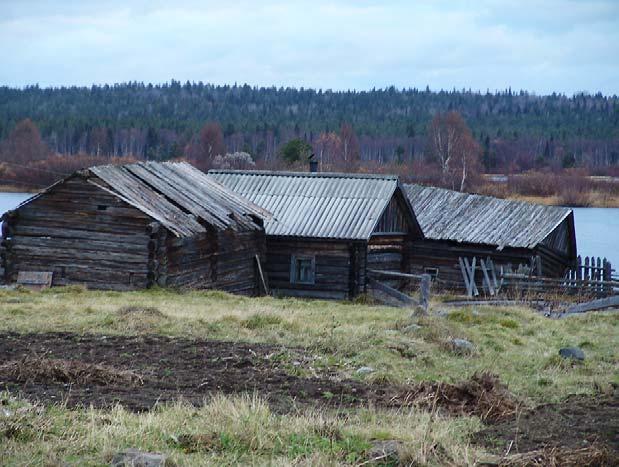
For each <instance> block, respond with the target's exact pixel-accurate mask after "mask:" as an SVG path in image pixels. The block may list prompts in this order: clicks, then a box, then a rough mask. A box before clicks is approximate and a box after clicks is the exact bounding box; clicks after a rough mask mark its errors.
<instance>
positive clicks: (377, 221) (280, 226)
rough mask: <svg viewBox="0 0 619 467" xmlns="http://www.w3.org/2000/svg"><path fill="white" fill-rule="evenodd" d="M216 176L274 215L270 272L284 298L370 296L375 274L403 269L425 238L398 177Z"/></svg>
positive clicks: (260, 173)
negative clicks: (371, 278)
mask: <svg viewBox="0 0 619 467" xmlns="http://www.w3.org/2000/svg"><path fill="white" fill-rule="evenodd" d="M209 177H212V178H213V179H215V180H217V181H218V182H221V183H222V184H223V185H225V186H226V187H227V188H229V189H231V190H232V191H234V192H236V193H237V194H239V195H241V196H243V197H245V198H247V199H249V200H251V201H252V202H254V203H255V204H257V205H258V206H260V207H262V208H263V209H265V210H267V211H268V212H270V213H272V215H273V217H272V218H271V219H269V220H266V221H265V231H266V242H267V260H266V270H267V276H268V280H269V283H270V287H271V289H272V291H273V293H274V294H276V295H286V296H295V297H312V298H326V299H350V298H353V297H355V296H357V295H359V294H361V293H364V292H366V290H367V274H366V273H367V270H368V269H383V270H390V271H399V272H403V271H404V270H405V268H406V267H407V264H408V261H409V259H408V258H407V257H406V254H407V253H408V252H410V251H412V250H411V244H412V242H413V241H414V240H418V239H420V238H422V236H423V235H422V233H421V229H420V227H419V224H418V223H417V221H416V219H415V215H414V213H413V210H412V209H411V206H410V203H409V202H408V199H407V197H406V196H405V195H404V191H403V188H402V186H401V185H400V183H399V181H398V178H397V177H395V176H386V175H365V174H341V173H324V172H321V173H316V172H271V171H234V170H219V171H217V170H211V171H210V172H209Z"/></svg>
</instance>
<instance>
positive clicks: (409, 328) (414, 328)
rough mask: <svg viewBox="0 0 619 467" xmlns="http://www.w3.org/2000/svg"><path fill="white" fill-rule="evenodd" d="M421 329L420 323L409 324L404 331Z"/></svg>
mask: <svg viewBox="0 0 619 467" xmlns="http://www.w3.org/2000/svg"><path fill="white" fill-rule="evenodd" d="M420 329H421V326H419V325H418V324H414V323H413V324H409V325H408V326H406V327H405V328H404V329H403V331H404V332H415V331H419V330H420Z"/></svg>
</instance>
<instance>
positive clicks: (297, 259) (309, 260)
mask: <svg viewBox="0 0 619 467" xmlns="http://www.w3.org/2000/svg"><path fill="white" fill-rule="evenodd" d="M315 276H316V260H315V259H314V257H313V256H292V257H291V258H290V283H291V284H313V283H314V282H315Z"/></svg>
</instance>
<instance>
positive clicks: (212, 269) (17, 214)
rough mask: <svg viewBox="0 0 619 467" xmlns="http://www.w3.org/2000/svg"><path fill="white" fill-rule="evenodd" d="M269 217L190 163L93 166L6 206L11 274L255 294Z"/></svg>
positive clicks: (107, 285)
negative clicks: (10, 209) (24, 199)
mask: <svg viewBox="0 0 619 467" xmlns="http://www.w3.org/2000/svg"><path fill="white" fill-rule="evenodd" d="M268 218H269V213H268V212H266V211H265V210H264V209H261V208H260V207H258V206H256V205H254V204H253V203H251V202H250V201H247V200H245V199H243V198H241V197H240V196H238V195H237V194H236V193H234V192H232V191H230V190H229V189H227V188H225V187H224V186H222V185H221V184H219V183H217V182H216V181H215V180H213V179H212V178H211V177H207V175H206V174H204V173H202V172H200V171H199V170H197V169H195V168H193V167H192V166H191V165H189V164H186V163H169V162H165V163H138V164H131V165H125V166H111V165H109V166H98V167H92V168H89V169H85V170H81V171H78V172H76V173H74V174H73V175H71V176H69V177H67V178H65V179H64V180H61V181H59V182H57V183H56V184H54V185H52V186H50V187H49V188H47V189H46V190H44V191H43V192H42V193H40V194H37V195H36V196H33V197H32V198H30V199H29V200H27V201H25V202H24V203H22V204H21V205H20V206H19V207H18V208H16V209H15V210H13V211H9V212H7V213H5V214H4V216H3V218H2V219H3V221H4V224H3V242H2V264H3V266H4V269H5V280H6V281H7V282H15V281H16V280H18V277H19V276H20V275H21V276H27V275H29V274H30V275H32V273H40V274H47V277H49V275H50V273H51V282H52V285H68V284H83V285H86V286H87V287H89V288H96V289H114V290H131V289H139V288H144V287H150V286H153V285H160V286H171V287H192V288H217V289H222V290H226V291H231V292H235V293H242V294H255V293H257V292H258V290H259V286H260V281H259V274H258V268H257V265H258V264H257V261H258V260H257V258H262V260H264V256H265V246H266V243H265V234H264V227H263V225H264V221H265V219H268ZM35 275H36V274H35Z"/></svg>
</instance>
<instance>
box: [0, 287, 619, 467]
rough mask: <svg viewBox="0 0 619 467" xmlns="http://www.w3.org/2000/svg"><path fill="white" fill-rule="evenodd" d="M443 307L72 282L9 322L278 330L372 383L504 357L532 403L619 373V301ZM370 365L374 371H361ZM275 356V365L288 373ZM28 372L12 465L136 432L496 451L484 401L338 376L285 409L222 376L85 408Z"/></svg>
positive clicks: (342, 452)
mask: <svg viewBox="0 0 619 467" xmlns="http://www.w3.org/2000/svg"><path fill="white" fill-rule="evenodd" d="M431 309H432V313H431V315H430V316H429V317H414V318H411V316H410V312H409V311H407V310H402V309H395V308H388V307H381V306H372V305H366V304H363V303H336V302H326V301H309V300H308V301H301V300H294V299H273V298H244V297H237V296H232V295H228V294H225V293H221V292H187V293H177V292H173V291H164V290H149V291H143V292H132V293H115V292H93V291H86V290H84V289H81V288H79V287H68V288H54V289H49V290H46V291H43V292H29V291H26V290H18V291H1V292H0V333H3V334H4V335H6V333H10V332H17V333H52V332H54V333H71V334H70V336H69V337H67V336H64V337H63V339H64V338H66V339H73V340H76V339H78V338H77V337H75V336H82V335H91V334H93V335H97V336H100V335H104V336H127V337H128V338H129V337H130V338H131V339H134V338H135V336H137V338H136V339H138V341H137V342H141V341H140V340H139V339H140V336H152V335H158V336H162V338H163V336H165V337H166V338H172V341H173V340H174V339H185V340H187V339H189V340H190V341H191V339H196V340H200V339H201V340H204V339H207V340H216V341H227V342H234V343H248V344H252V345H256V346H258V345H262V344H264V345H265V347H264V349H266V350H265V354H267V353H268V352H267V350H268V351H269V352H270V349H271V347H277V348H279V349H282V351H281V352H280V353H278V358H280V359H281V362H279V363H278V367H277V371H278V372H279V373H277V375H279V376H281V374H283V372H285V373H286V374H289V375H290V377H291V378H292V377H294V378H300V379H299V381H306V382H307V381H311V380H312V378H323V379H324V380H325V381H327V379H328V380H329V381H338V384H345V385H349V386H350V385H354V384H358V385H359V387H360V388H366V387H367V388H374V387H389V388H391V387H400V386H406V387H412V386H413V385H416V384H419V383H421V382H424V381H440V382H445V383H453V384H456V383H459V382H462V381H465V380H468V379H469V378H471V376H472V375H473V374H475V373H480V372H490V373H493V374H496V375H498V377H499V379H500V381H501V382H503V383H505V384H506V385H507V386H508V388H509V391H511V392H512V393H513V395H514V397H515V398H516V399H517V400H518V401H520V402H521V403H522V410H526V409H527V408H533V407H535V406H537V405H539V404H544V403H561V402H562V401H564V400H565V399H566V398H567V397H568V396H569V395H573V394H582V395H586V397H591V398H595V397H598V395H600V394H603V393H604V392H608V391H612V389H609V388H612V386H613V385H617V384H619V364H618V360H619V358H618V355H617V349H618V344H619V337H618V336H619V315H617V314H589V315H584V316H579V317H573V318H569V319H563V320H550V319H547V318H544V317H543V316H540V315H539V314H537V313H535V312H534V311H532V310H529V309H526V308H492V307H465V308H460V309H451V310H449V313H438V312H439V311H441V310H447V308H445V307H443V306H442V305H441V303H440V302H439V301H436V302H434V303H433V304H432V307H431ZM71 336H74V337H71ZM453 338H462V339H467V340H469V341H470V342H472V343H473V345H474V350H473V352H472V353H470V354H466V355H462V354H460V353H457V352H454V351H453V349H451V348H450V346H449V342H450V340H451V339H453ZM18 339H19V337H18ZM23 339H26V337H24V338H23ZM132 342H133V341H132ZM267 344H268V347H267V346H266V345H267ZM80 345H86V344H80ZM89 345H90V344H89ZM205 345H206V344H205ZM564 346H579V347H581V348H582V349H584V351H585V352H586V360H585V361H584V362H582V363H580V364H576V363H572V362H569V361H566V360H564V359H562V358H560V357H559V356H558V350H559V348H561V347H564ZM78 348H82V347H78ZM258 348H259V347H256V349H255V350H256V351H257V352H258ZM260 348H261V347H260ZM9 350H10V349H9ZM9 350H7V353H8V352H9ZM249 351H250V352H254V350H252V349H249ZM280 354H281V355H280ZM299 355H301V357H299ZM38 357H42V356H41V355H38V356H37V358H38ZM50 357H53V355H51V356H50ZM268 357H269V355H267V357H266V358H268ZM4 358H5V357H3V359H4ZM73 358H74V359H76V360H79V359H80V358H81V355H80V354H78V353H76V354H75V355H74V357H72V358H71V359H73ZM88 358H90V359H91V360H92V359H95V360H93V361H95V362H97V363H109V362H108V361H107V360H105V361H103V360H96V357H93V355H90V356H89V357H88ZM101 359H103V357H101ZM297 360H299V361H297ZM261 362H262V360H261ZM0 363H1V362H0ZM151 364H153V365H154V363H153V362H137V361H136V362H131V359H130V358H129V362H128V363H126V364H123V365H125V366H124V367H123V368H125V369H131V370H133V369H136V371H138V370H139V372H143V373H144V374H147V373H148V371H149V368H150V366H149V365H151ZM261 364H262V363H261ZM269 365H272V363H269ZM360 367H371V368H372V369H373V370H374V371H371V372H369V373H358V372H357V370H358V369H359V368H360ZM265 368H266V367H265ZM269 368H270V369H269V370H268V371H269V372H271V373H265V374H269V375H271V374H274V373H272V371H275V370H273V369H272V366H270V367H269ZM237 370H238V369H235V370H234V371H237ZM166 371H167V370H166ZM169 371H170V372H171V373H173V372H174V368H171V369H170V370H169ZM230 371H232V370H230ZM244 371H245V370H242V369H241V370H238V374H241V375H242V374H243V372H244ZM265 371H266V370H265ZM2 381H3V376H2V367H1V366H0V382H2ZM321 381H322V380H321ZM0 384H4V383H0ZM56 386H58V385H56ZM56 386H54V387H56ZM65 386H66V385H65ZM8 387H9V386H5V389H6V388H8ZM17 387H19V386H17ZM24 387H25V386H24ZM33 387H34V388H35V389H37V388H38V387H39V386H36V385H35V386H33ZM59 387H60V388H61V389H62V385H60V386H59ZM0 388H2V386H0ZM15 388H16V386H15V385H14V384H13V385H12V386H10V389H11V391H10V392H9V391H5V392H3V393H2V394H1V395H0V401H1V402H0V403H1V404H2V405H1V406H0V408H2V409H4V411H5V412H6V413H5V416H4V417H2V413H0V446H1V449H0V452H2V456H3V459H2V464H9V465H11V464H13V465H24V464H30V465H40V464H46V463H47V464H57V463H63V462H69V463H77V464H80V465H84V464H87V465H88V464H90V465H97V464H104V463H106V462H109V460H110V458H111V456H112V455H113V453H115V452H117V451H118V450H121V449H123V448H127V447H136V448H139V449H144V450H151V451H156V452H163V453H166V454H167V455H168V456H169V458H170V459H171V460H172V461H173V462H175V463H177V464H178V465H188V464H190V465H201V464H208V465H220V464H248V463H250V464H261V465H262V464H269V465H289V464H307V465H329V464H341V463H344V464H361V463H363V462H366V461H367V459H368V452H369V451H370V449H371V446H372V444H373V443H375V442H376V440H397V441H398V446H399V448H398V450H399V459H400V463H404V464H406V463H409V464H410V463H417V464H420V465H444V464H453V465H473V464H475V463H476V462H478V461H479V460H480V459H484V458H486V457H487V456H488V455H489V454H490V453H491V451H492V449H491V447H489V446H488V445H482V444H478V443H476V442H475V437H474V433H475V432H477V431H479V430H480V429H482V428H483V427H484V421H483V420H481V418H483V417H480V416H476V415H468V414H460V415H454V414H453V413H452V414H449V413H443V412H441V411H440V410H435V407H428V406H425V407H417V406H406V407H401V408H398V407H393V406H387V405H384V406H382V405H380V404H373V403H372V402H371V401H369V402H368V403H367V404H364V403H363V401H362V400H361V401H359V402H355V403H354V404H349V405H347V406H345V407H344V406H342V407H338V406H337V405H336V404H333V403H330V401H329V400H328V399H329V398H330V397H333V394H331V393H330V392H329V391H325V392H323V393H322V395H321V397H322V398H324V399H325V401H324V402H325V403H324V404H321V403H318V404H313V405H311V406H310V405H308V404H305V405H299V406H295V405H294V404H292V405H290V407H289V409H282V405H281V404H279V405H278V406H277V407H273V406H272V405H271V404H270V403H269V402H268V400H269V394H268V393H267V392H265V391H263V392H261V391H260V390H257V391H254V392H247V393H245V392H242V391H239V392H234V391H230V390H222V391H221V392H220V391H218V390H217V389H216V387H215V389H213V390H212V391H210V392H208V396H207V397H205V398H204V403H203V404H196V403H195V402H194V403H189V402H188V401H184V402H183V401H178V402H170V401H169V402H166V403H163V404H160V405H158V406H156V407H155V408H153V409H152V410H149V411H146V412H141V413H140V412H133V411H131V410H127V409H125V408H123V407H121V406H115V407H111V408H109V407H108V408H95V407H82V408H79V407H75V406H74V405H72V404H63V403H62V400H60V401H58V402H59V403H58V404H49V401H46V402H41V403H35V402H32V399H34V397H32V394H33V392H32V391H33V390H34V389H32V388H30V392H29V394H30V396H24V395H21V396H20V394H19V391H16V390H15ZM136 390H140V389H139V388H138V389H136ZM583 397H585V396H583ZM27 399H30V400H27ZM7 414H8V415H7ZM500 441H502V440H497V443H499V444H500ZM387 460H388V459H387ZM390 462H391V461H390ZM392 463H393V462H392Z"/></svg>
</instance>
